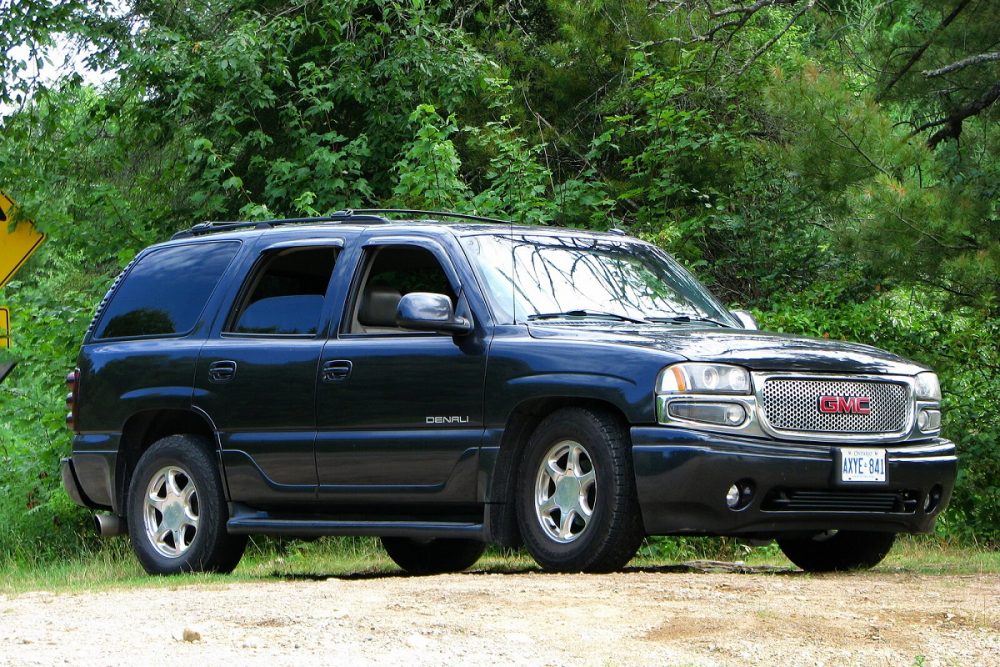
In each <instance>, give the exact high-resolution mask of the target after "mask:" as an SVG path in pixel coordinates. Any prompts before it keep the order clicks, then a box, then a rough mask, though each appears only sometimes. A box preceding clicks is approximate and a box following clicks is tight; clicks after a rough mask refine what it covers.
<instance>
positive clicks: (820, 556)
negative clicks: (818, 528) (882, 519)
mask: <svg viewBox="0 0 1000 667" xmlns="http://www.w3.org/2000/svg"><path fill="white" fill-rule="evenodd" d="M895 540H896V534H895V533H871V532H862V531H852V530H840V531H836V532H832V533H820V534H818V535H814V536H812V537H806V538H794V539H792V538H781V537H779V538H778V546H779V547H781V550H782V551H783V552H784V554H785V556H787V557H788V560H790V561H792V562H793V563H795V564H796V565H798V566H799V567H801V568H802V569H803V570H805V571H806V572H842V571H846V570H868V569H871V568H873V567H875V566H876V565H878V564H879V563H881V562H882V559H883V558H885V557H886V556H887V555H888V554H889V551H890V550H891V549H892V544H893V542H895Z"/></svg>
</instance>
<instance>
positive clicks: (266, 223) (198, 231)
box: [170, 209, 392, 240]
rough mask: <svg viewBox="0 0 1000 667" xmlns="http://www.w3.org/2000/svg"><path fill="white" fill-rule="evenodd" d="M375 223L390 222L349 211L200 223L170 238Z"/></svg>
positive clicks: (382, 218)
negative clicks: (284, 228) (246, 230)
mask: <svg viewBox="0 0 1000 667" xmlns="http://www.w3.org/2000/svg"><path fill="white" fill-rule="evenodd" d="M348 220H350V221H352V222H355V221H357V222H377V223H386V222H392V220H389V219H388V218H384V217H382V216H380V215H369V214H368V212H367V211H366V212H365V213H359V212H357V211H353V210H351V209H347V210H344V211H337V212H335V213H333V214H331V215H324V216H318V217H312V218H281V219H278V220H247V221H238V220H233V221H214V220H213V221H210V222H201V223H198V224H197V225H195V226H194V227H192V228H191V229H186V230H184V231H180V232H177V233H176V234H174V235H173V236H171V237H170V238H171V240H173V239H183V238H188V237H191V236H201V235H203V234H217V233H219V232H231V231H235V230H237V229H270V228H272V227H278V226H280V225H294V224H305V223H316V222H345V221H348Z"/></svg>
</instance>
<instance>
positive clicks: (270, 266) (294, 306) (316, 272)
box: [226, 248, 337, 336]
mask: <svg viewBox="0 0 1000 667" xmlns="http://www.w3.org/2000/svg"><path fill="white" fill-rule="evenodd" d="M336 259H337V251H336V250H335V249H334V248H298V249H295V250H286V251H284V252H281V253H275V254H274V255H271V256H270V257H267V258H266V259H265V261H264V262H262V263H261V264H260V265H259V266H258V268H257V270H256V271H255V272H254V274H253V275H252V276H251V277H250V280H249V282H248V284H247V285H246V286H245V287H244V290H243V296H242V297H241V299H240V300H239V301H238V302H237V303H238V305H237V307H236V309H235V311H234V312H233V315H232V316H231V317H230V324H229V326H227V327H226V331H227V332H229V333H237V334H252V335H282V336H314V335H315V334H316V330H317V327H318V325H319V318H320V315H321V313H322V310H323V300H324V295H325V294H326V288H327V285H329V283H330V276H331V275H332V274H333V266H334V263H335V262H336Z"/></svg>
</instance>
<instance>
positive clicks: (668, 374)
mask: <svg viewBox="0 0 1000 667" xmlns="http://www.w3.org/2000/svg"><path fill="white" fill-rule="evenodd" d="M918 377H919V376H918ZM656 392H657V393H658V394H742V395H747V394H749V393H750V372H749V371H748V370H747V369H745V368H741V367H739V366H727V365H725V364H701V363H682V364H674V365H673V366H667V367H666V368H664V369H663V370H662V371H660V376H659V377H658V378H657V380H656Z"/></svg>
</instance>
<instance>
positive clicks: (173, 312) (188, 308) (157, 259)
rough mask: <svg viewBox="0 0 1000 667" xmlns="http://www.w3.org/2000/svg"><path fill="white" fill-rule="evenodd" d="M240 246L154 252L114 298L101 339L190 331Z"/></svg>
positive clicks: (201, 245)
mask: <svg viewBox="0 0 1000 667" xmlns="http://www.w3.org/2000/svg"><path fill="white" fill-rule="evenodd" d="M239 247H240V244H239V243H235V242H228V243H199V244H192V245H182V246H174V247H171V248H161V249H159V250H154V251H152V252H150V253H149V254H148V255H146V256H145V257H143V258H142V259H140V260H139V262H138V263H137V264H136V265H135V266H134V267H132V270H131V271H129V273H128V275H127V276H126V277H125V281H124V282H123V283H122V285H121V286H120V287H119V288H118V290H117V291H116V292H115V294H114V296H113V297H112V298H111V303H110V304H108V307H107V309H106V310H105V311H104V314H103V315H102V316H101V323H100V325H99V326H98V329H97V338H125V337H134V336H169V335H172V334H184V333H187V332H189V331H191V329H193V328H194V325H195V323H196V322H197V321H198V316H199V315H200V314H201V311H202V310H203V309H204V308H205V304H206V303H207V302H208V297H209V296H211V294H212V290H213V289H215V286H216V284H217V283H218V282H219V278H221V277H222V273H223V272H224V271H225V270H226V267H227V266H229V263H230V262H231V261H232V259H233V257H234V256H235V255H236V251H237V250H239Z"/></svg>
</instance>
